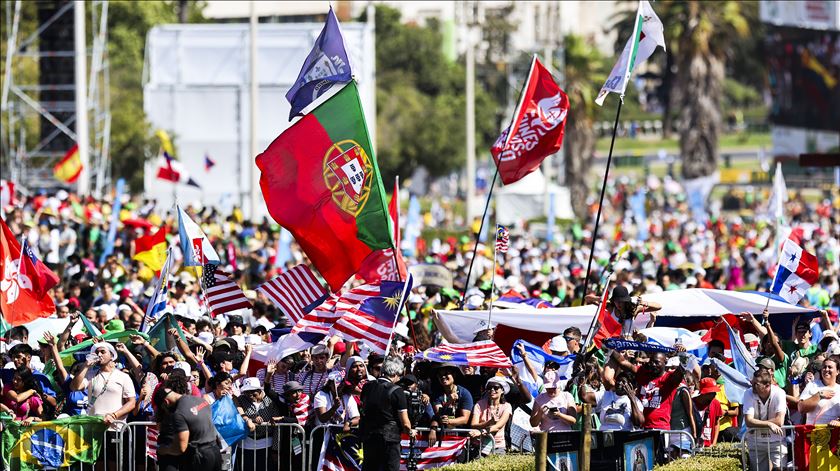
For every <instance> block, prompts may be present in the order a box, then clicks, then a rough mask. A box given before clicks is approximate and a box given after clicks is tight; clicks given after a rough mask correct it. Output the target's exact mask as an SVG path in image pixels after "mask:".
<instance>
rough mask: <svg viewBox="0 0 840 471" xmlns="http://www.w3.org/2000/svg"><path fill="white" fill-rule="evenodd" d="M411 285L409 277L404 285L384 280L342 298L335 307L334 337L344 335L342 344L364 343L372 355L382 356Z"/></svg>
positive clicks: (352, 291)
mask: <svg viewBox="0 0 840 471" xmlns="http://www.w3.org/2000/svg"><path fill="white" fill-rule="evenodd" d="M412 283H413V278H412V277H411V275H409V276H408V280H406V281H404V282H399V281H387V280H383V281H380V282H379V283H376V284H369V285H364V286H361V287H359V288H356V289H353V290H350V291H348V292H347V293H345V294H343V295H341V297H339V299H338V302H337V303H336V306H335V312H336V313H339V314H341V318H339V319H338V321H336V323H335V325H334V326H333V329H332V330H333V333H337V334H341V335H343V336H344V339H345V340H358V341H361V342H364V343H366V344H367V345H368V346H370V349H371V351H374V352H376V353H379V354H381V355H384V354H385V353H386V352H387V350H388V344H389V343H391V335H392V334H393V331H394V324H395V323H396V321H397V316H398V315H399V313H400V311H401V310H402V307H403V305H404V304H405V301H406V299H407V298H408V293H409V292H411V285H412Z"/></svg>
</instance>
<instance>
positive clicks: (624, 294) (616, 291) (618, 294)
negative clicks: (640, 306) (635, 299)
mask: <svg viewBox="0 0 840 471" xmlns="http://www.w3.org/2000/svg"><path fill="white" fill-rule="evenodd" d="M611 299H612V301H613V302H614V303H616V302H619V303H620V302H627V301H630V293H629V292H628V291H627V288H625V287H624V286H622V285H618V286H616V287H615V288H613V292H612V297H611Z"/></svg>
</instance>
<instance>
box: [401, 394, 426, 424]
mask: <svg viewBox="0 0 840 471" xmlns="http://www.w3.org/2000/svg"><path fill="white" fill-rule="evenodd" d="M405 399H406V402H407V403H408V420H409V421H411V425H412V427H417V426H418V425H419V423H420V421H421V420H422V418H423V414H424V413H425V411H426V408H425V406H424V405H423V400H422V393H421V392H420V391H412V390H409V389H406V390H405Z"/></svg>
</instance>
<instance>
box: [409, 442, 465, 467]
mask: <svg viewBox="0 0 840 471" xmlns="http://www.w3.org/2000/svg"><path fill="white" fill-rule="evenodd" d="M468 441H469V437H459V436H456V435H444V436H443V437H441V440H440V443H439V444H438V445H437V446H429V438H428V436H422V435H418V436H417V438H416V439H415V440H414V449H413V455H412V456H414V457H415V461H416V463H417V468H416V469H433V468H442V467H444V466H449V465H451V464H455V462H456V461H457V460H458V456H460V455H461V452H463V451H464V447H465V446H466V445H467V442H468ZM410 444H411V442H410V440H409V438H408V435H403V436H402V440H401V441H400V447H401V451H400V471H407V470H408V467H407V465H406V460H407V459H408V455H409V452H411V451H412V450H411V449H410Z"/></svg>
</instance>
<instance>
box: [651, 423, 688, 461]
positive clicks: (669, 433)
mask: <svg viewBox="0 0 840 471" xmlns="http://www.w3.org/2000/svg"><path fill="white" fill-rule="evenodd" d="M650 431H652V432H659V433H660V434H662V435H664V436H665V438H667V439H668V440H667V446H666V447H665V448H669V446H670V445H673V442H672V441H671V437H672V436H675V435H676V436H677V438H679V443H680V444H681V445H682V444H683V443H685V442H686V441H687V442H688V443H689V449H688V452H689V453H690V454H691V456H694V453H695V451H696V449H697V442H695V441H694V437H692V436H691V434H690V433H688V432H686V431H685V430H665V429H651V430H650ZM683 436H685V437H686V438H683ZM686 439H687V440H686ZM679 448H680V449H683V448H682V447H681V446H680V447H679Z"/></svg>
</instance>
